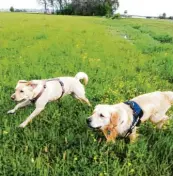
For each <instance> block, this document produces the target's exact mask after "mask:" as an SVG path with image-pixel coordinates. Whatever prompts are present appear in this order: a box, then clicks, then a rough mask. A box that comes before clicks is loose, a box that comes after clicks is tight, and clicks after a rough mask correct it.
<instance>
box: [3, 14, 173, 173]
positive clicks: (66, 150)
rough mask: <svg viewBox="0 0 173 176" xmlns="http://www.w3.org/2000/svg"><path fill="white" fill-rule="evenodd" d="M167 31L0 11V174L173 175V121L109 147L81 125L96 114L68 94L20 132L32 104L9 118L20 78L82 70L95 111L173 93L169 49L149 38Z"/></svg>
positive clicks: (160, 25) (145, 23)
mask: <svg viewBox="0 0 173 176" xmlns="http://www.w3.org/2000/svg"><path fill="white" fill-rule="evenodd" d="M172 27H173V24H172V23H171V22H169V21H167V22H164V21H158V20H157V21H156V20H134V19H121V20H107V19H101V18H91V17H70V16H46V15H29V14H17V13H15V14H11V13H1V14H0V75H1V76H0V100H1V101H0V107H1V108H0V115H1V116H0V118H1V120H0V133H1V138H0V142H1V147H0V161H1V162H0V175H5V176H7V175H8V176H10V175H37V176H38V175H40V176H43V175H56V176H57V175H75V176H76V175H80V176H81V175H85V176H90V175H91V176H93V175H99V176H103V175H110V176H111V175H123V176H125V175H135V176H136V175H153V176H155V175H172V174H173V172H172V168H173V160H172V158H173V137H172V136H173V130H172V128H173V123H172V121H170V123H169V124H168V125H167V126H166V127H165V128H164V129H163V130H157V129H156V128H155V127H154V126H153V125H152V124H151V123H149V122H147V123H146V124H142V125H141V126H140V129H139V132H140V134H141V136H140V137H139V140H138V141H137V142H136V143H134V144H128V143H126V141H125V140H117V141H116V143H115V144H107V143H106V141H105V139H104V137H103V135H102V134H101V133H100V132H94V131H91V130H90V129H88V127H87V125H86V123H85V119H86V117H88V116H89V115H90V114H91V112H92V110H93V108H89V107H88V106H87V105H85V104H81V103H80V102H78V101H77V100H74V99H73V98H71V97H70V96H68V97H65V98H63V99H62V100H60V101H59V102H53V103H51V104H48V106H46V108H45V110H44V111H43V112H42V113H41V114H40V115H39V116H37V117H36V118H35V119H34V120H33V122H32V123H31V124H29V125H28V126H27V127H26V128H25V129H20V128H18V127H17V126H18V125H19V124H20V123H21V122H22V121H24V120H25V118H26V117H27V116H28V115H29V114H30V113H31V112H32V111H33V110H34V106H30V107H28V108H25V109H21V110H18V111H17V112H16V113H15V114H14V115H7V111H8V110H9V109H11V108H13V106H14V105H15V103H14V102H12V101H11V100H10V95H11V93H13V91H14V87H15V84H16V82H17V81H18V80H20V79H26V80H31V79H44V78H52V77H57V76H62V75H69V76H73V75H75V74H76V73H77V72H78V71H84V72H86V73H87V74H88V76H89V84H88V85H87V87H86V93H87V97H88V98H89V100H90V101H91V103H92V105H93V107H94V106H95V105H96V104H99V103H109V104H112V103H118V102H121V101H125V100H128V99H130V98H132V97H134V96H137V95H139V94H143V93H146V92H151V91H155V90H173V85H172V83H173V81H172V80H173V79H172V75H173V70H172V59H173V50H172V47H173V44H172V43H171V42H167V43H164V42H160V41H158V40H156V39H157V38H155V37H153V36H165V35H166V36H168V37H167V38H171V37H172V36H173V34H172ZM124 35H126V36H127V39H124V37H123V36H124ZM171 113H172V110H170V111H169V113H168V114H169V115H170V116H171Z"/></svg>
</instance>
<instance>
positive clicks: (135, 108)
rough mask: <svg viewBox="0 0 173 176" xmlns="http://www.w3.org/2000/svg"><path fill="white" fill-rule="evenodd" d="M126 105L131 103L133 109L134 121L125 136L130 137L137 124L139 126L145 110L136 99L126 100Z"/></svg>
mask: <svg viewBox="0 0 173 176" xmlns="http://www.w3.org/2000/svg"><path fill="white" fill-rule="evenodd" d="M124 103H125V104H126V105H129V106H130V108H131V109H132V110H133V122H132V124H131V126H130V128H129V129H128V130H127V132H126V134H125V136H124V137H128V136H129V135H130V134H131V133H132V131H133V129H134V128H135V127H136V126H139V125H140V123H141V118H142V116H143V110H142V109H141V107H140V106H139V105H138V104H137V103H136V102H134V101H126V102H124Z"/></svg>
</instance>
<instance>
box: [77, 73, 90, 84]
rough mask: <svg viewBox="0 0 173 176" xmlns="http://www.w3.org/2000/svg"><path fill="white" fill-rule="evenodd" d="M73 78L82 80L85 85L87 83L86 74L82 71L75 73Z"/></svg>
mask: <svg viewBox="0 0 173 176" xmlns="http://www.w3.org/2000/svg"><path fill="white" fill-rule="evenodd" d="M75 78H76V79H78V80H79V81H80V80H84V84H85V85H87V83H88V75H87V74H86V73H84V72H79V73H77V74H76V76H75Z"/></svg>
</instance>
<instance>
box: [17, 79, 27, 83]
mask: <svg viewBox="0 0 173 176" xmlns="http://www.w3.org/2000/svg"><path fill="white" fill-rule="evenodd" d="M27 82H28V81H26V80H19V81H18V83H25V84H26V83H27Z"/></svg>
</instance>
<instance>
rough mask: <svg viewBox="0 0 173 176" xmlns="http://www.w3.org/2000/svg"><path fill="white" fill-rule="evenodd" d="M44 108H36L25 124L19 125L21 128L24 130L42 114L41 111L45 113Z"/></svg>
mask: <svg viewBox="0 0 173 176" xmlns="http://www.w3.org/2000/svg"><path fill="white" fill-rule="evenodd" d="M43 109H44V108H36V109H35V110H34V111H33V112H32V114H31V115H30V116H29V117H28V118H27V119H26V120H25V121H24V122H23V123H21V124H20V125H19V127H21V128H24V127H25V126H26V125H27V124H28V123H29V122H31V121H32V119H33V118H34V117H36V116H37V115H38V114H40V112H41V111H43Z"/></svg>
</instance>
